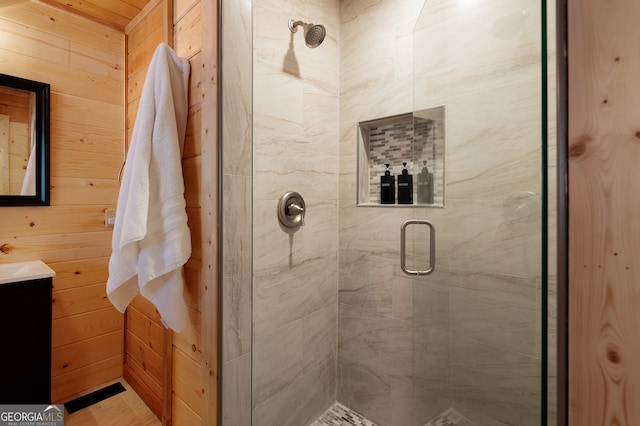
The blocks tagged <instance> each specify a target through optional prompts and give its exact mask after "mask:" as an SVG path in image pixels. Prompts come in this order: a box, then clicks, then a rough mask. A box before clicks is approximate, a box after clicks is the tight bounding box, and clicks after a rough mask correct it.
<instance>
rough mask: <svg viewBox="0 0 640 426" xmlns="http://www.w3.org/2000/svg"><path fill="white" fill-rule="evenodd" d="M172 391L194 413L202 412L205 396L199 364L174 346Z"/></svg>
mask: <svg viewBox="0 0 640 426" xmlns="http://www.w3.org/2000/svg"><path fill="white" fill-rule="evenodd" d="M173 392H174V394H175V395H177V396H179V398H180V399H181V400H183V401H184V402H185V403H186V404H187V405H188V406H189V407H190V408H191V409H192V410H193V412H194V413H196V414H197V413H201V412H202V405H203V403H204V399H205V396H204V389H203V387H202V376H201V367H200V364H198V363H196V362H194V361H193V360H192V359H191V358H189V357H188V356H187V355H186V354H185V353H184V352H182V351H181V350H179V349H175V347H174V351H173ZM203 423H204V419H203Z"/></svg>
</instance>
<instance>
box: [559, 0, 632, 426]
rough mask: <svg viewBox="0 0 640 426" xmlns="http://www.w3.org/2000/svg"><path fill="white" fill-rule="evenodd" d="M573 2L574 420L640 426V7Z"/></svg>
mask: <svg viewBox="0 0 640 426" xmlns="http://www.w3.org/2000/svg"><path fill="white" fill-rule="evenodd" d="M568 5H569V10H568V12H569V43H568V45H569V50H568V52H569V157H570V158H569V185H570V186H569V195H570V203H569V206H570V207H569V215H570V216H569V217H570V220H569V223H570V229H569V327H570V330H569V381H570V382H569V423H570V424H571V425H574V426H591V425H594V426H601V425H618V426H635V425H640V404H639V403H638V401H640V368H638V362H637V360H638V359H640V309H639V308H638V307H640V267H639V266H640V237H639V236H640V197H638V196H637V194H638V188H640V167H639V166H638V165H639V164H640V120H639V117H640V102H639V100H640V84H639V83H638V75H640V55H639V54H638V46H639V45H640V26H639V25H638V22H640V2H638V1H637V0H620V1H615V2H609V1H600V0H570V1H569V2H568Z"/></svg>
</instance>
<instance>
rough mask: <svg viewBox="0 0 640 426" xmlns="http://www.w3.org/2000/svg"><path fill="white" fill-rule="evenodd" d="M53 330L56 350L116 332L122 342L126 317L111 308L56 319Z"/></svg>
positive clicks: (53, 344) (53, 342)
mask: <svg viewBox="0 0 640 426" xmlns="http://www.w3.org/2000/svg"><path fill="white" fill-rule="evenodd" d="M51 329H52V331H51V335H52V342H51V346H52V347H53V348H54V349H55V348H57V347H60V346H65V345H70V344H72V343H76V342H81V341H83V340H88V339H91V338H92V337H94V336H100V335H103V334H107V333H111V332H114V331H117V332H119V333H120V340H122V336H123V333H122V330H124V316H123V315H122V314H121V313H120V312H118V311H117V310H116V309H114V308H112V307H109V308H104V309H98V310H94V311H90V312H86V313H83V314H77V315H72V316H68V317H64V318H60V319H54V320H53V322H52V324H51ZM83 390H84V389H83Z"/></svg>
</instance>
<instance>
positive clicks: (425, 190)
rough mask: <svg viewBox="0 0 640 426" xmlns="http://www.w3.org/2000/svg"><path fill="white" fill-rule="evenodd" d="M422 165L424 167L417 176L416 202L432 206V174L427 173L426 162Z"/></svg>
mask: <svg viewBox="0 0 640 426" xmlns="http://www.w3.org/2000/svg"><path fill="white" fill-rule="evenodd" d="M422 163H423V164H424V166H423V167H422V171H421V172H420V173H419V174H418V202H419V203H424V204H433V173H429V168H428V167H427V161H426V160H425V161H423V162H422Z"/></svg>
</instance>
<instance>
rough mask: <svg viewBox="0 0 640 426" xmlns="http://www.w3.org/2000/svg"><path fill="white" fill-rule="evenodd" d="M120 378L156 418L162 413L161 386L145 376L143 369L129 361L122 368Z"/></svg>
mask: <svg viewBox="0 0 640 426" xmlns="http://www.w3.org/2000/svg"><path fill="white" fill-rule="evenodd" d="M122 377H123V378H124V379H125V380H126V381H127V383H129V385H130V386H131V388H132V389H133V390H134V391H135V392H136V394H138V396H139V397H140V399H142V400H143V401H144V403H145V404H146V405H147V407H149V409H150V410H151V411H152V412H153V414H154V415H155V416H156V417H159V415H158V413H162V399H161V396H158V395H162V385H161V384H160V383H158V382H156V381H155V380H154V379H153V378H151V376H149V375H148V374H146V372H145V370H144V367H143V366H141V365H140V364H138V363H137V362H136V361H135V360H133V359H129V360H127V362H126V363H125V364H124V366H123V374H122Z"/></svg>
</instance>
